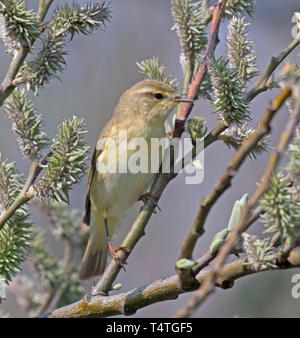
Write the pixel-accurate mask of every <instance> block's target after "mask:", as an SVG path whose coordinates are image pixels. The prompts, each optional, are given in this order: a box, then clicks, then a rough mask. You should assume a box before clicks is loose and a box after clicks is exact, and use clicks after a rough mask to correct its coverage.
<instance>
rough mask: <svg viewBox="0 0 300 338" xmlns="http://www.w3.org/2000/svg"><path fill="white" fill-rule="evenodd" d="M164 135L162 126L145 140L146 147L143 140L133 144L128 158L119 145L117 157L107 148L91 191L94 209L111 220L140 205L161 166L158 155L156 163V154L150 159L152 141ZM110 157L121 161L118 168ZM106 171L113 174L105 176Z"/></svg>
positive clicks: (129, 144)
mask: <svg viewBox="0 0 300 338" xmlns="http://www.w3.org/2000/svg"><path fill="white" fill-rule="evenodd" d="M164 135H165V132H164V128H163V126H162V127H161V128H159V129H156V131H155V135H153V134H152V135H151V137H150V135H148V137H147V138H144V141H145V143H143V141H142V142H141V140H140V139H136V140H130V142H128V145H127V152H126V153H125V154H124V153H122V151H120V153H119V144H117V146H116V149H115V150H116V155H115V156H116V157H115V156H114V154H113V151H112V150H110V151H109V150H108V148H106V149H105V150H104V151H103V152H102V154H101V155H100V156H99V157H98V159H97V171H96V172H95V176H94V179H93V183H92V187H91V202H92V204H93V206H94V207H95V208H97V209H100V210H105V211H106V212H108V213H109V214H110V215H112V216H121V215H122V214H123V213H124V212H125V211H126V210H127V209H128V208H130V207H131V206H132V205H133V204H134V203H135V202H136V201H138V199H139V198H140V197H141V195H142V194H143V193H145V191H146V190H147V188H148V187H149V185H150V183H151V182H152V180H153V178H154V176H155V172H153V171H155V170H157V169H158V167H159V164H160V162H161V156H160V157H159V159H157V156H158V154H154V155H155V156H156V159H155V163H154V162H153V159H154V158H155V156H154V157H153V151H152V156H151V147H150V144H151V138H161V137H163V136H164ZM123 150H124V148H123ZM109 156H110V160H112V159H113V158H117V159H118V160H117V161H116V165H115V166H114V165H113V166H111V165H110V164H109V163H108V162H109V160H108V159H109ZM111 163H112V162H111ZM151 164H152V168H151ZM154 167H155V168H154ZM105 168H109V169H110V171H112V170H113V171H114V172H105ZM120 169H121V172H120ZM151 169H152V170H151ZM122 171H123V172H122ZM124 171H126V172H124ZM139 171H142V172H139Z"/></svg>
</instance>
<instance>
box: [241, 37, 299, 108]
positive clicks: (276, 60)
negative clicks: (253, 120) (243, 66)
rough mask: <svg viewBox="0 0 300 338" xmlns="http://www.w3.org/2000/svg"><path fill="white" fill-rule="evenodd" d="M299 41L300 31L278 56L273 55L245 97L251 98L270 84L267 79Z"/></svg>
mask: <svg viewBox="0 0 300 338" xmlns="http://www.w3.org/2000/svg"><path fill="white" fill-rule="evenodd" d="M299 43H300V33H299V34H298V35H297V36H296V37H295V39H294V40H293V41H292V42H291V43H290V44H289V46H288V47H287V48H286V49H285V50H284V51H282V52H281V53H280V54H279V55H278V56H273V57H272V58H271V61H270V63H269V65H268V67H267V69H266V70H265V71H264V73H263V74H262V75H261V77H260V78H259V79H258V80H257V82H256V83H255V85H254V86H253V87H252V88H251V89H250V90H249V92H248V93H247V95H246V98H247V99H248V100H249V101H251V100H253V99H254V98H255V97H256V96H257V95H258V94H259V93H261V92H264V91H266V90H267V89H268V88H269V87H270V86H269V84H268V81H269V79H270V77H271V75H272V74H273V72H274V71H275V70H276V68H277V67H278V66H279V65H280V64H281V62H282V61H283V60H284V59H285V58H286V57H287V56H288V55H289V54H290V53H291V52H292V51H293V50H294V49H295V48H296V47H297V46H298V45H299Z"/></svg>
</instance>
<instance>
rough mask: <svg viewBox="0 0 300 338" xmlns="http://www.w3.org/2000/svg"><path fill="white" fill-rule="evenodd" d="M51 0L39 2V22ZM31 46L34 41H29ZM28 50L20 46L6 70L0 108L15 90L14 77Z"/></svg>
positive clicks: (0, 89) (0, 96)
mask: <svg viewBox="0 0 300 338" xmlns="http://www.w3.org/2000/svg"><path fill="white" fill-rule="evenodd" d="M52 2H53V0H40V4H39V10H38V18H39V20H40V21H43V20H44V18H45V16H46V14H47V11H48V9H49V7H50V6H51V4H52ZM31 42H32V44H33V43H34V40H32V41H31ZM29 52H30V49H29V47H28V46H24V45H23V46H21V47H20V49H19V50H18V51H17V53H16V54H15V55H14V56H13V59H12V61H11V64H10V66H9V68H8V71H7V73H6V75H5V77H4V79H3V81H2V83H1V85H0V106H2V105H3V103H4V101H5V100H6V99H7V97H8V96H9V95H10V94H11V93H12V91H13V90H14V88H15V85H14V83H13V81H14V79H15V77H16V75H17V74H18V72H19V69H20V67H21V66H22V64H23V62H24V60H25V59H26V57H27V55H28V53H29Z"/></svg>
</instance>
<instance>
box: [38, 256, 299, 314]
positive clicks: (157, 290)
mask: <svg viewBox="0 0 300 338" xmlns="http://www.w3.org/2000/svg"><path fill="white" fill-rule="evenodd" d="M244 263H245V261H244V259H239V260H236V261H235V262H233V263H230V264H227V265H226V266H224V267H223V268H222V269H221V270H220V271H219V272H218V275H217V278H216V286H218V287H221V288H225V289H226V288H228V287H231V286H233V283H234V281H235V280H237V279H239V278H241V277H244V276H248V275H251V274H254V273H257V272H256V271H253V270H251V269H250V267H249V266H248V265H244ZM297 267H300V255H299V253H297V252H295V251H292V252H291V254H290V256H289V258H288V261H287V264H286V265H285V266H284V267H282V269H291V268H297ZM207 274H208V271H201V272H200V274H199V275H198V276H197V281H198V283H199V284H202V283H203V281H204V280H205V279H206V277H207ZM195 289H196V288H195V287H193V288H191V289H189V290H183V289H182V288H181V287H180V280H179V278H178V276H177V275H173V276H170V277H167V278H164V279H159V280H156V281H154V282H152V283H150V284H148V285H144V286H142V287H139V288H136V289H133V290H131V291H129V292H125V293H120V294H117V295H114V296H109V297H107V296H99V295H98V296H95V297H93V298H92V299H91V301H90V302H89V303H87V302H86V299H85V298H83V299H81V300H80V301H78V302H76V303H73V304H70V305H67V306H64V307H62V308H59V309H56V310H54V311H52V312H48V313H45V314H43V315H41V316H40V317H44V318H46V317H47V318H89V317H109V316H115V315H127V316H128V315H132V314H134V313H135V312H136V311H137V310H138V309H141V308H143V307H146V306H148V305H151V304H154V303H157V302H161V301H164V300H171V299H176V298H177V297H178V296H179V295H180V294H182V293H185V292H191V291H194V290H195Z"/></svg>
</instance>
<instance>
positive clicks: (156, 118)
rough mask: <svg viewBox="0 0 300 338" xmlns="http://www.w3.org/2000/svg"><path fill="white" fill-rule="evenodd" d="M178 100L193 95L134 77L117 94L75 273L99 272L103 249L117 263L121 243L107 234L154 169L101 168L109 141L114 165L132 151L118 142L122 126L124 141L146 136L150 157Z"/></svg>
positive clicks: (94, 171)
mask: <svg viewBox="0 0 300 338" xmlns="http://www.w3.org/2000/svg"><path fill="white" fill-rule="evenodd" d="M178 102H192V100H190V99H187V98H182V97H180V96H178V95H177V94H176V92H175V90H174V89H173V88H171V87H169V86H168V85H166V84H165V83H163V82H160V81H154V80H147V81H142V82H138V83H137V84H135V85H134V86H133V87H131V88H130V89H128V90H127V91H126V92H125V93H124V94H123V95H122V96H121V98H120V100H119V103H118V105H117V107H116V108H115V111H114V114H113V117H112V118H111V120H110V121H109V122H108V123H107V125H106V126H105V127H104V129H103V130H102V132H101V133H100V136H99V138H98V142H97V145H96V147H95V150H94V154H93V157H92V161H91V165H90V170H89V176H88V188H87V195H86V203H85V216H84V223H85V224H87V225H91V229H90V238H89V241H88V245H87V248H86V252H85V255H84V257H83V262H82V266H81V270H80V274H79V277H80V279H88V278H92V277H95V276H98V275H101V274H102V273H103V271H104V268H105V265H106V260H107V253H108V250H109V251H110V253H111V255H112V257H113V259H114V260H115V261H116V262H117V263H118V264H119V265H121V266H122V263H121V261H120V259H119V257H118V255H117V251H118V250H122V249H123V250H126V248H123V247H117V248H113V247H112V245H111V243H110V236H111V235H112V233H113V231H114V229H115V227H116V226H117V225H118V223H119V221H120V218H121V216H122V214H123V213H124V212H125V211H126V210H127V209H128V208H130V207H131V206H132V205H133V204H134V203H135V202H137V201H138V200H139V199H140V198H141V196H142V195H143V194H144V193H145V192H146V190H147V188H148V187H149V185H150V183H151V181H152V179H153V178H154V175H155V173H152V172H137V173H133V172H130V171H127V172H123V171H122V172H120V171H119V172H118V171H117V172H110V171H109V170H108V171H107V172H103V170H100V168H101V166H102V165H104V164H107V163H108V162H109V159H110V156H111V153H112V150H111V149H112V148H111V147H110V143H111V141H113V143H114V144H115V145H116V149H115V150H116V154H119V156H118V155H117V156H116V164H117V170H118V168H124V167H125V168H127V165H128V159H129V158H130V157H131V155H133V153H134V152H136V150H132V148H130V149H128V148H127V147H125V148H124V147H121V144H120V132H124V131H126V133H127V134H126V135H127V142H128V143H129V142H131V141H134V140H135V139H138V138H142V139H144V140H145V141H146V142H147V154H145V156H148V159H149V162H150V161H151V139H152V138H162V137H165V128H164V123H165V121H166V119H167V117H168V116H169V114H170V112H171V111H172V110H173V109H174V107H175V106H176V104H177V103H178ZM122 152H126V154H122ZM120 155H125V156H120ZM121 162H122V163H121Z"/></svg>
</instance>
